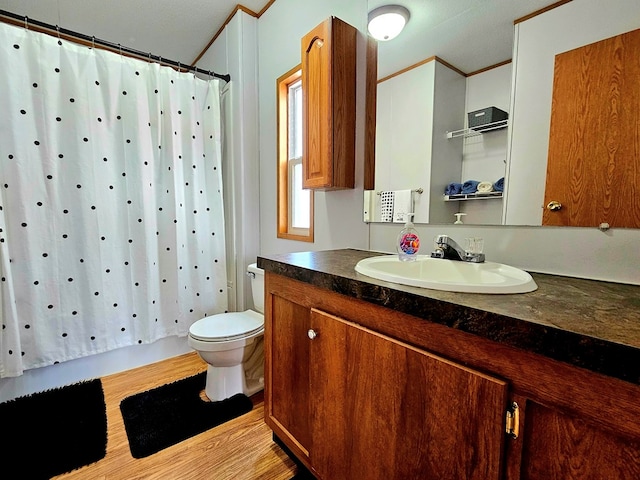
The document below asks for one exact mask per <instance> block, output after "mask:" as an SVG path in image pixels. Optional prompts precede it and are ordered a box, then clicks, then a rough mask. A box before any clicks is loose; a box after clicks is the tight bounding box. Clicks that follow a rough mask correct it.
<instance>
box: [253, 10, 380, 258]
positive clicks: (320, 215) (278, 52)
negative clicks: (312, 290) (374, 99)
mask: <svg viewBox="0 0 640 480" xmlns="http://www.w3.org/2000/svg"><path fill="white" fill-rule="evenodd" d="M331 15H334V16H336V17H338V18H340V19H341V20H344V21H345V22H347V23H349V24H351V25H353V26H354V27H356V28H357V29H358V30H359V32H360V33H359V34H358V61H357V62H358V63H357V72H358V78H357V96H358V98H357V102H356V103H357V107H356V108H357V120H356V131H357V135H356V188H355V189H350V190H338V191H330V192H316V193H315V196H314V201H315V204H314V210H315V211H314V214H315V223H314V236H315V241H314V243H306V242H297V241H293V240H284V239H278V238H277V228H276V165H277V163H276V80H277V79H278V77H280V76H281V75H282V74H283V73H286V72H287V71H289V70H290V69H291V68H293V67H295V66H296V65H298V64H299V63H300V62H301V58H300V49H301V45H300V42H301V38H302V37H303V36H304V35H305V34H306V33H307V32H308V31H309V30H311V29H312V28H314V27H315V26H317V25H318V24H319V23H321V22H322V21H324V20H326V19H327V18H329V17H330V16H331ZM366 18H367V2H366V0H351V1H348V2H346V1H343V0H325V1H322V2H310V1H305V2H301V1H299V0H277V1H276V2H275V3H274V4H273V5H271V7H269V9H268V10H267V11H266V12H265V13H264V14H263V15H262V17H260V20H259V22H258V65H259V68H258V73H259V75H258V77H259V93H260V95H259V109H260V117H259V118H260V252H261V253H264V254H269V253H282V252H293V251H305V250H325V249H331V248H342V247H356V248H367V233H368V226H367V225H366V224H365V223H364V222H363V220H362V198H363V178H364V100H365V75H364V74H365V67H366V59H365V43H366V40H365V36H364V34H363V33H362V32H364V31H366Z"/></svg>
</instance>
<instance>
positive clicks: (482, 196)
mask: <svg viewBox="0 0 640 480" xmlns="http://www.w3.org/2000/svg"><path fill="white" fill-rule="evenodd" d="M443 197H444V201H445V202H457V201H460V200H488V199H490V198H502V192H481V193H457V194H455V195H443Z"/></svg>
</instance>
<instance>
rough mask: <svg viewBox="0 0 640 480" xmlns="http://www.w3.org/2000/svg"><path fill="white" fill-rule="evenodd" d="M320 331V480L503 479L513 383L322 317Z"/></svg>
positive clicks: (314, 455)
mask: <svg viewBox="0 0 640 480" xmlns="http://www.w3.org/2000/svg"><path fill="white" fill-rule="evenodd" d="M311 328H312V329H313V330H314V331H315V332H316V333H317V337H316V338H315V339H314V340H313V341H311V352H310V353H311V359H312V361H311V365H312V368H311V372H310V375H311V391H312V392H313V393H312V398H313V402H312V411H313V413H312V419H313V426H312V431H313V438H314V447H313V450H312V452H311V453H310V458H311V462H312V464H313V465H314V467H315V469H316V471H317V473H318V474H319V477H320V478H322V479H331V480H347V479H355V478H362V479H365V478H366V479H367V480H393V479H397V480H408V479H426V478H434V479H436V478H437V479H439V480H460V479H466V480H474V479H477V480H492V479H493V480H498V479H499V478H500V476H501V460H502V450H503V443H504V438H505V437H504V425H503V419H504V416H503V414H504V412H505V410H506V396H507V384H506V382H504V381H502V380H499V379H497V378H493V377H490V376H487V375H483V374H481V373H479V372H476V371H473V370H471V369H468V368H465V367H462V366H461V365H459V364H456V363H453V362H450V361H447V360H445V359H443V358H441V357H438V356H436V355H432V354H429V353H428V352H425V351H422V350H420V349H417V348H414V347H411V346H409V345H407V344H404V343H402V342H398V341H396V340H393V339H391V338H389V337H386V336H384V335H380V334H377V333H375V332H372V331H370V330H367V329H364V328H362V327H360V326H358V325H356V324H354V323H351V322H347V321H345V320H343V319H341V318H339V317H335V316H332V315H329V314H326V313H324V312H321V311H319V310H312V312H311ZM452 452H455V454H453V455H452Z"/></svg>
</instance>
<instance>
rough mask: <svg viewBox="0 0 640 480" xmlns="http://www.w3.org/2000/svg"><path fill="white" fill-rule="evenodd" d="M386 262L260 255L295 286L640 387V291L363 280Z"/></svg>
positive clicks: (583, 283) (584, 284)
mask: <svg viewBox="0 0 640 480" xmlns="http://www.w3.org/2000/svg"><path fill="white" fill-rule="evenodd" d="M377 255H383V253H380V252H368V251H363V250H352V249H344V250H329V251H320V252H301V253H288V254H279V255H268V256H267V255H261V256H259V257H258V266H259V267H260V268H263V269H264V270H266V271H270V272H273V273H277V274H280V275H283V276H286V277H289V278H293V279H295V280H299V281H302V282H305V283H309V284H312V285H315V286H318V287H322V288H326V289H328V290H331V291H333V292H336V293H340V294H343V295H347V296H350V297H354V298H358V299H360V300H364V301H366V302H370V303H373V304H376V305H380V306H383V307H387V308H391V309H393V310H397V311H400V312H403V313H407V314H410V315H414V316H416V317H419V318H422V319H424V320H426V321H431V322H435V323H439V324H442V325H446V326H448V327H451V328H455V329H459V330H462V331H465V332H468V333H472V334H475V335H478V336H481V337H484V338H487V339H489V340H493V341H496V342H501V343H504V344H507V345H510V346H513V347H516V348H521V349H524V350H527V351H531V352H534V353H538V354H541V355H545V356H547V357H549V358H553V359H555V360H559V361H562V362H565V363H569V364H571V365H575V366H578V367H582V368H586V369H589V370H592V371H594V372H598V373H602V374H605V375H608V376H611V377H615V378H619V379H621V380H625V381H628V382H631V383H635V384H638V385H640V286H635V285H626V284H619V283H609V282H601V281H594V280H585V279H580V278H573V277H563V276H557V275H545V274H537V273H532V274H531V275H532V277H533V278H534V280H535V282H536V283H537V284H538V289H537V290H536V291H534V292H531V293H523V294H509V295H494V294H477V293H452V292H444V291H439V290H430V289H426V288H418V287H407V286H403V285H398V284H394V283H389V282H385V281H381V280H376V279H374V278H371V277H367V276H365V275H362V274H359V273H357V272H356V271H355V265H356V263H358V261H359V260H361V259H363V258H367V257H372V256H377Z"/></svg>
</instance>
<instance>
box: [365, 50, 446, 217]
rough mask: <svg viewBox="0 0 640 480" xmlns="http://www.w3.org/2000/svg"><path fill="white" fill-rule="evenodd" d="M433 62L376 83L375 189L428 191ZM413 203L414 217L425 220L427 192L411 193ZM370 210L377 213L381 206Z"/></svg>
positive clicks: (431, 130) (434, 66)
mask: <svg viewBox="0 0 640 480" xmlns="http://www.w3.org/2000/svg"><path fill="white" fill-rule="evenodd" d="M436 63H437V62H435V61H433V62H429V63H425V64H424V65H420V66H419V67H416V68H413V69H411V70H409V71H407V72H405V73H403V74H401V75H396V76H395V77H392V78H390V79H388V80H385V81H384V82H382V83H379V84H378V91H377V98H376V100H377V106H376V168H375V179H376V182H375V190H376V191H387V190H404V189H417V188H423V189H424V190H425V192H429V185H430V184H431V149H432V146H433V145H432V143H433V142H432V140H433V109H434V100H435V98H434V91H435V80H436V75H435V68H436ZM414 201H415V209H414V213H415V216H414V217H413V221H414V222H421V223H426V222H428V221H429V195H428V193H425V194H423V195H417V194H414ZM376 204H377V203H376ZM374 211H375V212H376V213H379V212H380V207H379V206H377V207H376V208H375V209H374ZM376 217H378V218H376ZM376 217H374V221H379V220H380V219H379V215H376Z"/></svg>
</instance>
